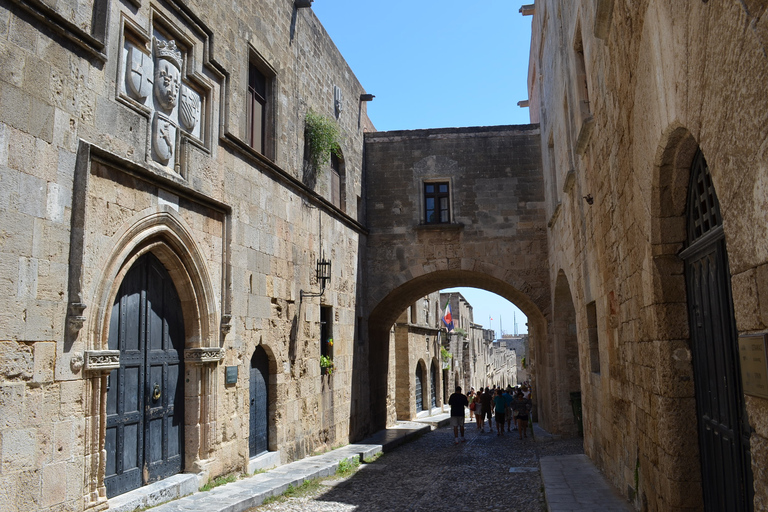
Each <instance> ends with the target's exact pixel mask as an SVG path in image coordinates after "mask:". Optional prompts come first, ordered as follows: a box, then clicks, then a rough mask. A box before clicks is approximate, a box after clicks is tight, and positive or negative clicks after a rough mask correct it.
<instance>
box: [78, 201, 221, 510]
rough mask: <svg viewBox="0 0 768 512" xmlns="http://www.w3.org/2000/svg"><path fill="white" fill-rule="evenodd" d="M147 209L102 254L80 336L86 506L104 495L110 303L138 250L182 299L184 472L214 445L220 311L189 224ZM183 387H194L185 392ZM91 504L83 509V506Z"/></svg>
mask: <svg viewBox="0 0 768 512" xmlns="http://www.w3.org/2000/svg"><path fill="white" fill-rule="evenodd" d="M159 210H160V211H157V212H155V213H152V214H149V215H146V216H144V217H142V218H140V219H139V220H137V221H136V222H134V223H133V224H131V225H130V226H129V227H127V228H125V229H124V230H123V231H122V232H119V233H117V234H115V236H114V239H115V243H114V245H113V247H112V249H111V251H110V253H109V254H108V255H107V256H106V258H105V259H104V261H105V262H106V263H105V264H104V266H103V267H102V268H103V270H102V272H101V276H100V279H99V281H98V284H97V285H96V289H95V290H94V293H93V302H94V306H93V312H92V314H91V315H89V322H88V323H87V325H86V326H85V328H84V329H83V332H82V333H81V336H82V335H83V334H86V340H87V341H86V347H87V349H86V357H85V371H86V375H85V376H86V391H85V393H86V397H87V410H88V417H87V418H86V427H85V428H86V435H87V437H88V439H90V442H89V443H88V444H87V446H86V452H85V467H86V470H85V474H86V479H87V481H86V482H85V491H86V492H87V493H88V497H87V498H88V499H87V501H88V502H89V503H90V504H91V506H97V505H99V504H100V503H103V502H104V501H105V500H106V488H105V486H104V476H105V469H106V452H105V451H104V443H105V435H106V399H107V391H106V387H107V375H108V373H109V371H111V370H112V369H113V368H114V367H115V365H116V364H117V365H119V359H118V358H119V354H118V355H115V354H112V353H111V352H112V351H110V350H108V346H107V341H108V335H109V321H110V319H109V316H110V314H111V309H112V308H111V304H112V303H113V302H114V300H115V297H116V296H117V293H118V290H119V288H120V284H121V283H122V281H123V278H124V277H125V275H126V274H127V272H128V271H129V270H130V268H131V267H132V266H133V264H134V263H135V262H136V260H138V258H140V257H141V256H142V255H144V254H146V253H147V252H152V253H153V254H154V255H155V256H156V257H157V258H158V259H159V260H160V262H161V263H162V264H163V265H164V266H165V268H166V270H167V271H168V273H169V274H170V276H171V279H172V280H173V283H174V286H175V287H176V289H177V292H178V295H179V298H180V300H181V308H182V315H183V320H184V328H185V338H186V339H185V345H184V346H185V350H184V363H185V379H184V380H185V382H187V383H186V384H185V385H184V387H185V392H184V396H185V400H184V402H185V403H184V408H185V411H186V413H185V425H184V447H185V450H184V467H183V471H184V472H195V473H197V472H200V471H202V470H204V468H205V460H206V459H208V458H209V457H210V456H211V455H212V453H213V449H214V426H215V411H216V393H215V389H216V384H217V372H216V369H217V363H218V362H219V360H220V359H221V355H222V350H221V348H220V346H221V336H222V334H221V330H220V328H219V322H218V319H219V312H218V308H217V302H216V294H215V293H214V289H213V286H212V284H211V279H210V277H209V275H210V274H209V272H208V270H207V265H206V260H205V259H204V257H203V254H202V252H201V251H200V250H199V248H198V247H197V244H196V242H195V241H194V239H193V237H192V235H191V230H190V229H189V228H188V227H187V226H186V224H185V222H184V221H183V219H181V217H180V216H179V215H178V213H177V212H176V211H175V210H173V209H172V208H168V207H160V208H159ZM190 390H199V392H198V393H196V394H195V393H190ZM88 508H90V507H88Z"/></svg>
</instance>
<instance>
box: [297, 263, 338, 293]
mask: <svg viewBox="0 0 768 512" xmlns="http://www.w3.org/2000/svg"><path fill="white" fill-rule="evenodd" d="M315 277H317V283H318V284H319V285H320V291H319V292H305V291H304V290H300V291H299V296H300V297H301V298H302V299H303V298H304V297H322V296H323V294H324V293H325V287H326V286H327V285H328V282H329V281H330V280H331V260H326V259H325V257H323V258H322V259H319V260H317V270H316V271H315Z"/></svg>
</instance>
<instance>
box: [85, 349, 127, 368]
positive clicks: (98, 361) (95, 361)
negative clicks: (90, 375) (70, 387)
mask: <svg viewBox="0 0 768 512" xmlns="http://www.w3.org/2000/svg"><path fill="white" fill-rule="evenodd" d="M118 368H120V351H119V350H86V351H85V371H86V372H110V371H112V370H116V369H118Z"/></svg>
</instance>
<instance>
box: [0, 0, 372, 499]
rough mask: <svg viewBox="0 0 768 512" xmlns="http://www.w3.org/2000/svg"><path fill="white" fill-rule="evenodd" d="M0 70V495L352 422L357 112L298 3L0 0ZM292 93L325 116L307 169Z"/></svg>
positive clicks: (265, 445) (71, 486)
mask: <svg viewBox="0 0 768 512" xmlns="http://www.w3.org/2000/svg"><path fill="white" fill-rule="evenodd" d="M0 70H2V72H1V73H0V210H2V221H1V225H0V232H2V245H1V246H0V261H1V262H2V263H0V265H1V266H2V280H0V296H2V307H0V311H2V312H1V313H0V316H1V317H2V318H1V319H0V325H2V332H0V340H1V341H0V418H2V421H1V422H0V444H1V446H2V448H1V453H2V466H0V496H2V498H3V499H2V505H1V506H0V508H2V509H3V510H101V509H105V508H107V507H108V505H109V501H108V499H109V498H113V497H115V496H118V495H122V494H124V493H126V492H128V491H130V490H131V489H134V488H136V487H139V486H142V485H144V484H146V483H148V482H153V481H156V480H162V479H164V478H166V477H168V476H169V475H174V474H184V475H191V476H192V477H194V478H195V483H194V485H193V487H194V488H196V487H197V484H198V483H203V482H204V481H205V480H207V479H208V478H210V477H213V476H217V475H222V474H227V473H230V472H237V473H240V472H243V471H246V470H249V469H250V470H251V471H252V470H253V469H254V468H255V467H258V465H259V464H262V463H264V464H274V463H279V462H280V461H283V462H285V461H288V460H293V459H296V458H300V457H303V456H305V455H307V454H311V453H312V452H314V451H316V450H322V449H327V448H328V447H330V446H334V445H338V444H345V443H347V442H349V440H350V439H351V438H355V437H359V436H361V435H362V434H363V433H364V432H366V431H368V430H370V426H369V425H368V423H367V420H366V418H367V414H366V411H367V409H368V408H367V405H366V401H367V399H368V394H367V391H366V390H367V381H366V374H365V371H363V368H361V367H356V366H355V365H360V364H362V363H361V361H364V360H365V359H366V354H365V351H366V345H365V344H364V343H362V340H361V338H360V333H362V332H364V331H363V329H362V328H361V320H360V319H361V317H362V316H363V312H362V310H361V306H360V304H361V301H360V297H361V296H363V291H362V290H361V288H360V283H361V279H360V272H361V271H362V270H363V266H362V265H361V258H363V254H364V251H363V250H362V248H363V247H364V246H365V245H366V241H365V236H366V229H365V228H364V226H363V219H362V218H361V215H362V214H363V212H364V208H363V200H362V197H363V191H362V185H363V180H362V176H363V174H362V166H363V158H362V150H363V133H364V132H365V131H370V130H372V129H373V127H372V125H371V123H370V121H369V120H368V117H367V115H366V103H365V101H363V99H361V95H362V94H364V93H365V90H364V89H363V87H362V86H361V85H360V83H359V82H358V81H357V80H356V78H355V76H354V74H353V73H352V72H351V70H350V69H349V68H348V66H347V64H346V63H345V62H344V60H343V59H342V57H341V55H340V54H339V52H338V50H337V49H336V47H335V46H334V44H333V43H332V41H331V40H330V39H329V37H328V35H327V34H326V33H325V31H324V29H323V28H322V26H321V25H320V23H319V22H318V20H317V19H316V17H315V16H314V14H313V13H312V11H311V10H310V9H300V8H297V7H296V6H294V2H293V1H292V0H260V1H255V2H250V3H240V4H237V5H236V8H234V9H233V6H232V5H231V4H222V3H220V2H180V1H176V0H171V1H168V2H154V1H140V0H129V1H127V2H109V1H100V0H94V1H83V2H58V3H48V4H43V3H39V2H28V1H26V0H11V1H10V2H7V3H5V4H4V5H3V6H2V7H0ZM310 110H312V111H314V112H316V113H319V114H321V115H323V116H324V117H325V118H326V119H327V120H329V121H330V122H332V123H333V124H334V125H335V126H336V127H337V128H338V130H339V137H338V142H339V146H340V150H341V151H340V154H339V156H338V157H336V158H334V159H332V161H331V163H330V164H327V165H326V166H323V167H322V168H320V169H317V168H315V167H313V166H312V165H310V164H308V161H309V160H310V159H309V158H307V149H306V142H307V141H306V137H305V117H306V115H307V112H308V111H310ZM328 261H329V262H330V263H331V266H330V274H329V277H330V280H326V279H322V280H321V279H318V277H324V275H320V276H319V269H318V263H319V262H320V263H323V262H328ZM326 268H327V267H323V269H322V270H325V269H326ZM321 289H322V291H323V292H324V293H322V295H320V291H321ZM321 355H322V356H326V357H328V358H330V360H332V363H333V364H332V366H326V367H325V368H321V364H320V360H321ZM350 417H352V418H355V420H352V421H350ZM260 461H262V462H260ZM198 476H199V482H198Z"/></svg>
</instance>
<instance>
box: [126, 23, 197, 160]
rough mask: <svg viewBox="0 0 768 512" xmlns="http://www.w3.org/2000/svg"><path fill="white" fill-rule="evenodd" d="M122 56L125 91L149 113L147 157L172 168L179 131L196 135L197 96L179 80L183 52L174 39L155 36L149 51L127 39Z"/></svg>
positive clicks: (182, 64) (182, 66)
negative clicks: (148, 147) (123, 60)
mask: <svg viewBox="0 0 768 512" xmlns="http://www.w3.org/2000/svg"><path fill="white" fill-rule="evenodd" d="M156 34H157V33H156ZM123 55H124V59H125V64H124V66H123V70H124V74H125V76H124V79H125V81H124V84H125V86H124V90H125V93H126V95H127V96H128V97H130V98H132V99H133V100H135V101H136V102H138V103H140V104H141V105H143V106H144V107H145V108H147V109H149V110H150V112H151V122H150V125H149V126H150V127H149V130H150V134H149V139H148V140H149V143H150V146H151V147H150V149H149V151H148V158H149V159H150V160H151V161H153V162H156V163H158V164H160V165H163V166H166V167H170V168H171V169H175V167H176V164H177V162H176V159H175V154H176V152H177V151H176V149H177V147H178V144H179V136H180V133H181V131H182V130H183V131H185V132H186V133H188V134H189V135H192V136H194V137H198V138H199V137H200V133H199V132H200V128H198V126H199V123H200V115H201V98H200V94H199V93H198V92H197V91H196V90H195V89H193V88H192V87H190V86H189V85H186V84H185V83H183V77H182V71H183V69H184V53H183V52H182V50H181V49H180V48H179V47H178V46H177V45H176V41H175V40H173V39H163V38H161V37H159V36H157V35H156V36H155V37H153V38H152V51H151V54H150V53H148V52H146V51H145V50H144V48H143V47H142V46H141V45H136V44H134V43H132V42H130V41H127V42H126V45H125V50H124V53H123Z"/></svg>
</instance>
